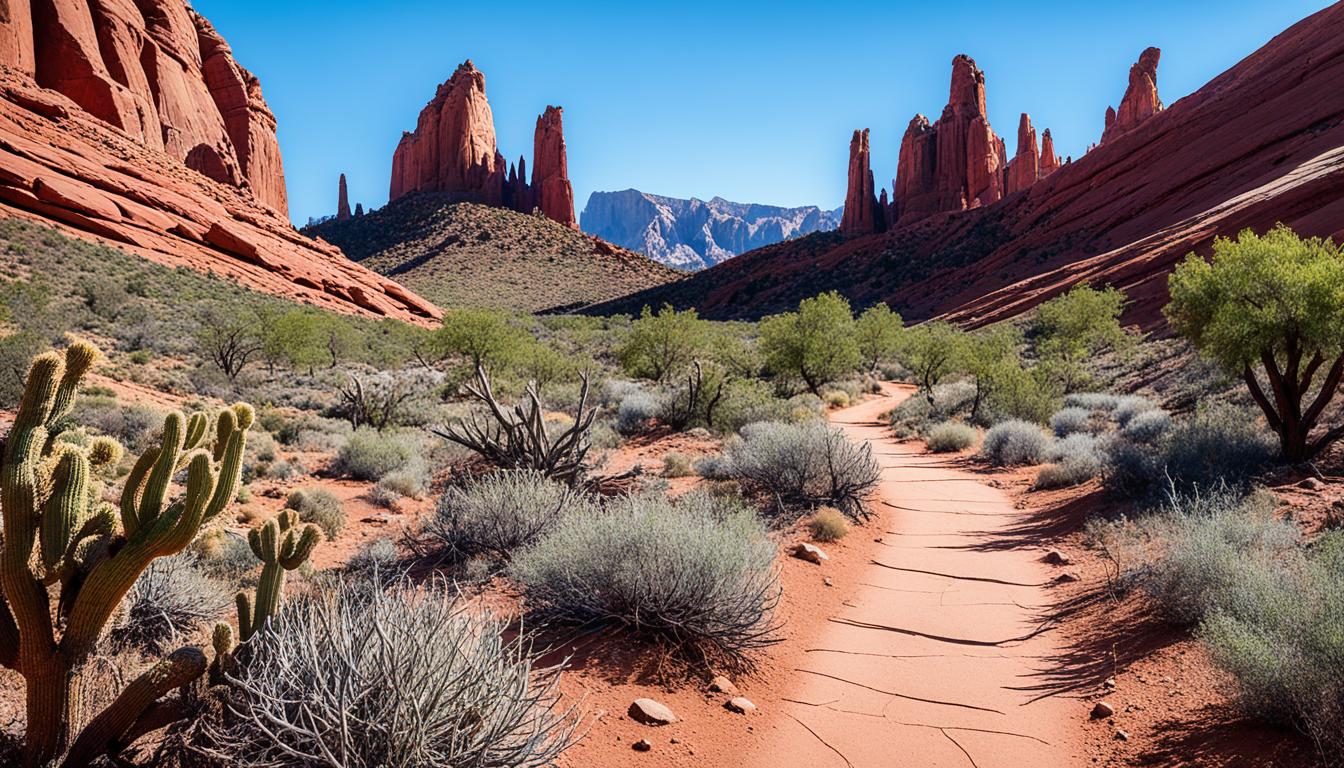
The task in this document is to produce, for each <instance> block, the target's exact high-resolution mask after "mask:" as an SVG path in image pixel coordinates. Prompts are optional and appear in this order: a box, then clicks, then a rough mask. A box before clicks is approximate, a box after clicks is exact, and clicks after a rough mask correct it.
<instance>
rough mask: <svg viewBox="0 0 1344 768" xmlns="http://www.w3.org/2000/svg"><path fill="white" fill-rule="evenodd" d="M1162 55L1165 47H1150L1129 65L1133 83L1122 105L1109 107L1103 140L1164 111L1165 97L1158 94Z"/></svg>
mask: <svg viewBox="0 0 1344 768" xmlns="http://www.w3.org/2000/svg"><path fill="white" fill-rule="evenodd" d="M1161 59H1162V51H1161V50H1159V49H1157V48H1149V49H1147V50H1145V51H1144V52H1143V53H1142V54H1140V55H1139V60H1138V61H1137V62H1135V63H1134V65H1133V66H1132V67H1130V68H1129V87H1128V88H1126V89H1125V97H1124V98H1123V99H1121V100H1120V108H1119V109H1118V110H1112V109H1110V108H1107V111H1106V131H1105V132H1104V133H1102V135H1101V142H1102V143H1103V144H1105V143H1106V142H1107V141H1109V140H1110V139H1112V138H1114V137H1116V136H1119V135H1120V134H1122V133H1125V132H1127V131H1129V130H1131V129H1132V128H1134V126H1136V125H1138V124H1139V123H1142V122H1143V121H1144V120H1147V119H1148V118H1150V117H1152V116H1153V115H1155V114H1157V113H1158V112H1161V111H1162V99H1161V98H1159V96H1158V94H1157V64H1158V62H1159V61H1160V60H1161Z"/></svg>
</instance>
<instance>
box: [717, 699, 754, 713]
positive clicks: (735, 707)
mask: <svg viewBox="0 0 1344 768" xmlns="http://www.w3.org/2000/svg"><path fill="white" fill-rule="evenodd" d="M723 706H724V707H725V708H726V709H727V710H728V711H729V712H736V713H738V714H739V715H749V714H751V713H752V712H755V711H756V705H755V704H753V703H752V701H751V699H748V698H746V697H744V696H736V697H734V698H731V699H729V700H728V701H726V702H724V703H723Z"/></svg>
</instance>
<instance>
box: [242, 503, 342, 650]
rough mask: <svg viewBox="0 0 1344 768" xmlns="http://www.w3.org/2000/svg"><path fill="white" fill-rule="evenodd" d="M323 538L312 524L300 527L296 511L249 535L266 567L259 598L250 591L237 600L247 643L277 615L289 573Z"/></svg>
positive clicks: (291, 511) (257, 528)
mask: <svg viewBox="0 0 1344 768" xmlns="http://www.w3.org/2000/svg"><path fill="white" fill-rule="evenodd" d="M321 539H322V531H321V529H320V528H318V527H317V526H316V525H313V524H312V523H307V524H304V525H300V524H299V515H298V513H296V512H295V511H294V510H292V509H286V510H285V511H283V512H281V513H280V514H278V515H276V516H275V517H273V518H271V519H270V520H267V521H266V522H264V523H262V524H261V525H259V526H257V527H256V528H253V529H252V530H251V531H249V532H248V534H247V543H248V544H249V545H251V547H252V554H254V555H256V556H257V559H258V560H260V561H261V562H262V567H261V579H260V580H259V581H258V582H257V592H256V597H255V598H252V599H249V598H248V596H247V593H246V592H239V593H238V595H237V597H236V598H235V602H236V603H237V606H238V632H239V635H240V636H241V638H242V641H243V642H247V641H248V640H250V639H251V638H252V636H253V635H254V634H256V633H257V632H258V631H260V630H261V629H262V628H263V627H265V626H266V622H267V621H269V620H270V619H271V617H272V616H274V615H275V611H276V609H277V608H278V607H279V606H280V595H281V592H282V591H283V589H284V586H285V571H292V570H295V569H296V568H298V567H299V566H301V565H303V564H304V562H306V561H307V560H308V556H309V555H311V554H312V553H313V547H316V546H317V543H318V542H319V541H321Z"/></svg>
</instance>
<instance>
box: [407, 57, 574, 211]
mask: <svg viewBox="0 0 1344 768" xmlns="http://www.w3.org/2000/svg"><path fill="white" fill-rule="evenodd" d="M532 161H533V172H532V180H531V182H529V181H528V179H527V165H526V163H525V161H524V160H523V159H522V158H519V159H518V165H517V166H509V165H508V164H507V163H506V162H505V160H504V156H503V155H502V154H500V152H499V148H498V146H497V144H496V140H495V119H494V115H493V114H492V113H491V111H490V102H489V101H487V100H486V97H485V75H484V74H482V73H481V71H480V70H478V69H476V65H475V64H473V63H472V62H471V60H470V59H468V60H467V61H465V62H463V63H462V64H461V65H459V66H458V68H457V71H455V72H454V73H453V76H452V77H451V78H449V79H448V82H446V83H444V84H443V85H440V86H439V89H438V92H437V93H436V94H435V95H434V99H433V100H432V101H430V102H429V104H427V105H426V106H425V108H424V109H422V110H421V111H420V117H419V119H418V120H417V121H416V127H415V130H414V131H411V132H408V133H405V134H402V137H401V143H400V144H398V145H397V150H396V152H395V154H393V156H392V184H391V189H390V191H389V200H397V199H399V198H402V197H405V196H407V195H411V194H415V193H417V192H440V193H445V194H447V195H449V196H451V197H452V198H454V199H458V200H462V201H469V202H476V203H485V204H487V205H502V206H506V207H509V208H513V209H514V210H517V211H521V212H523V213H530V212H531V211H532V210H533V209H537V208H539V209H540V210H541V211H542V213H544V214H545V215H546V216H547V217H549V218H551V219H553V220H555V221H557V222H559V223H561V224H564V225H566V226H571V227H572V226H574V225H575V224H574V223H575V219H574V191H573V188H572V186H571V185H570V182H569V163H568V159H567V157H566V155H565V136H564V127H563V122H562V111H561V109H560V108H559V107H547V108H546V111H545V113H544V114H542V115H541V116H540V117H538V118H537V128H536V134H535V138H534V143H533V156H532Z"/></svg>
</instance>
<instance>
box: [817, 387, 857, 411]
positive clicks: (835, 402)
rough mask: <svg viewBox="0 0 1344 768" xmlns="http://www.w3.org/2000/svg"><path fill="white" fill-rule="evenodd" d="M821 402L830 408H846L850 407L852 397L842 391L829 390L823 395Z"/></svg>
mask: <svg viewBox="0 0 1344 768" xmlns="http://www.w3.org/2000/svg"><path fill="white" fill-rule="evenodd" d="M821 400H822V402H824V403H826V406H827V407H828V408H845V407H848V406H849V400H850V397H849V393H848V392H845V391H844V390H842V389H828V390H826V391H825V392H822V393H821Z"/></svg>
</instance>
